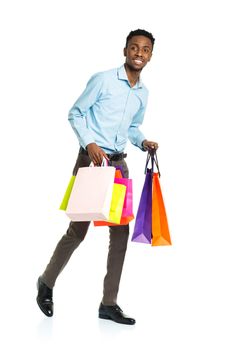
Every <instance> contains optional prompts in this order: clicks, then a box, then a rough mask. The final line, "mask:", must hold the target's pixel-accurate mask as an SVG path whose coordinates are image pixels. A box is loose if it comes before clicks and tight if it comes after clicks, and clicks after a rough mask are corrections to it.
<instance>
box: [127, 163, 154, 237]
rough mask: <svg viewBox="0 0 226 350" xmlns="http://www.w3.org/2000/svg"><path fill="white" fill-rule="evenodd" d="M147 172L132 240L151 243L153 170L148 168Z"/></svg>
mask: <svg viewBox="0 0 226 350" xmlns="http://www.w3.org/2000/svg"><path fill="white" fill-rule="evenodd" d="M145 172H146V175H145V181H144V185H143V189H142V192H141V197H140V202H139V206H138V211H137V215H136V219H135V225H134V232H133V235H132V241H133V242H139V243H149V244H150V243H151V227H152V172H151V170H150V169H146V171H145Z"/></svg>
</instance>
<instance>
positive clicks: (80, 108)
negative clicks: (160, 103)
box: [37, 29, 158, 325]
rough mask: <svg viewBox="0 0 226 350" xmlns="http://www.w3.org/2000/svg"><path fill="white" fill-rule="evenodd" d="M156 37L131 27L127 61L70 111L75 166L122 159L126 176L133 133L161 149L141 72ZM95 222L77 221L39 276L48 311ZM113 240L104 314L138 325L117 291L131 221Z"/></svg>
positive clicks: (115, 230) (99, 77)
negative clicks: (151, 131) (145, 126)
mask: <svg viewBox="0 0 226 350" xmlns="http://www.w3.org/2000/svg"><path fill="white" fill-rule="evenodd" d="M154 41H155V39H154V38H153V36H152V34H151V33H149V32H147V31H145V30H141V29H137V30H135V31H131V32H130V33H129V35H128V37H127V39H126V46H125V48H124V56H125V57H126V59H125V64H124V65H123V66H121V67H119V68H117V69H112V70H108V71H105V72H101V73H97V74H95V75H93V76H92V77H91V79H90V80H89V82H88V84H87V86H86V88H85V90H84V92H83V93H82V95H81V96H80V97H79V98H78V100H77V101H76V102H75V104H74V106H73V107H72V108H71V110H70V112H69V121H70V123H71V126H72V128H73V130H74V131H75V134H76V136H77V138H78V141H79V144H80V150H79V154H78V158H77V161H76V164H75V167H74V170H73V174H74V175H76V173H77V171H78V168H80V167H87V166H89V165H90V163H91V161H92V162H93V163H94V165H97V166H100V165H101V163H102V160H103V157H104V158H106V159H108V160H109V162H110V165H112V166H117V165H121V166H122V168H123V172H124V176H125V177H128V176H129V173H128V168H127V165H126V162H125V159H124V158H125V157H126V154H124V153H123V151H124V149H125V146H126V142H127V139H129V140H130V141H131V143H132V144H133V145H135V146H136V147H139V148H140V149H141V150H143V151H145V150H149V149H157V148H158V144H157V143H156V142H152V141H148V140H146V138H145V137H144V135H143V134H142V133H141V131H140V130H139V126H140V125H141V124H142V122H143V118H144V112H145V108H146V104H147V97H148V90H147V89H146V87H145V86H144V84H143V83H142V82H141V79H140V73H141V71H142V69H143V68H144V67H145V66H146V64H147V63H148V62H149V61H150V59H151V56H152V50H153V45H154ZM89 224H90V222H71V223H70V225H69V228H68V230H67V232H66V234H65V235H64V236H63V237H62V238H61V240H60V241H59V243H58V245H57V246H56V249H55V251H54V253H53V256H52V258H51V260H50V262H49V264H48V265H47V267H46V270H45V271H44V272H43V274H42V275H41V276H40V277H39V279H38V283H37V285H38V296H37V302H38V305H39V307H40V309H41V310H42V311H43V312H44V314H45V315H46V316H52V315H53V300H52V292H53V287H54V285H55V281H56V279H57V277H58V275H59V273H60V272H61V271H62V270H63V268H64V267H65V265H66V264H67V262H68V260H69V259H70V257H71V255H72V253H73V251H74V250H75V249H76V248H77V247H78V245H79V244H80V243H81V242H82V240H83V239H84V238H85V235H86V233H87V230H88V227H89ZM109 232H110V245H109V252H108V260H107V274H106V276H105V279H104V290H103V298H102V301H101V304H100V307H99V317H100V318H103V319H108V320H112V321H115V322H118V323H123V324H128V325H132V324H134V323H135V320H134V319H133V318H131V317H128V316H126V315H125V314H124V313H123V311H122V310H121V308H120V307H119V306H118V305H117V294H118V289H119V283H120V278H121V273H122V268H123V262H124V257H125V253H126V248H127V241H128V236H129V225H124V226H112V227H109Z"/></svg>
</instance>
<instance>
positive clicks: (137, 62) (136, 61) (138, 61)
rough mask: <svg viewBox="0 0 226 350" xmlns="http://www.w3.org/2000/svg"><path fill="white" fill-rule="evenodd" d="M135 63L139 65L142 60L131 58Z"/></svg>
mask: <svg viewBox="0 0 226 350" xmlns="http://www.w3.org/2000/svg"><path fill="white" fill-rule="evenodd" d="M133 61H134V62H135V63H136V64H138V65H141V64H143V61H142V60H139V59H135V60H133Z"/></svg>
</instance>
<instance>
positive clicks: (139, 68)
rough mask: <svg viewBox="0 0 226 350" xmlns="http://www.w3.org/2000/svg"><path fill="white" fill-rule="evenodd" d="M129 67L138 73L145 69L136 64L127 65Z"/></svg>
mask: <svg viewBox="0 0 226 350" xmlns="http://www.w3.org/2000/svg"><path fill="white" fill-rule="evenodd" d="M127 66H128V67H129V68H130V69H131V70H133V71H136V72H141V71H142V69H143V68H144V66H142V67H140V66H136V65H134V64H130V63H127Z"/></svg>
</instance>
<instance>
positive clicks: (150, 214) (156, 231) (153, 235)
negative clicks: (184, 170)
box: [132, 151, 171, 246]
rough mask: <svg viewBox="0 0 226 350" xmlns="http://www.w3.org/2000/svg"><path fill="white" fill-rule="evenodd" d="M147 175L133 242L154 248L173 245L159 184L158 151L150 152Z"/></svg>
mask: <svg viewBox="0 0 226 350" xmlns="http://www.w3.org/2000/svg"><path fill="white" fill-rule="evenodd" d="M150 159H151V169H148V167H147V166H148V162H149V160H150ZM154 165H156V167H157V170H158V172H157V173H155V172H154ZM145 174H146V177H145V183H144V187H143V191H142V194H141V200H140V204H139V208H138V213H137V217H136V222H135V228H134V233H133V236H132V241H134V242H142V243H149V244H151V245H152V246H160V245H171V239H170V233H169V227H168V222H167V216H166V211H165V206H164V201H163V197H162V192H161V187H160V182H159V177H160V171H159V166H158V159H157V155H156V151H152V152H148V155H147V161H146V165H145ZM145 195H146V196H145ZM142 210H143V215H142ZM142 230H143V231H144V233H143V232H142Z"/></svg>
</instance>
